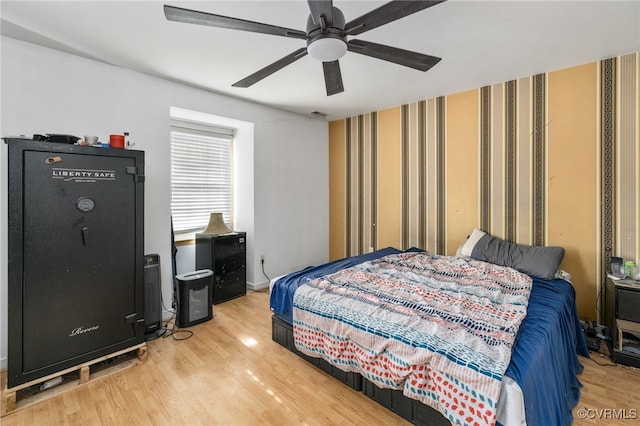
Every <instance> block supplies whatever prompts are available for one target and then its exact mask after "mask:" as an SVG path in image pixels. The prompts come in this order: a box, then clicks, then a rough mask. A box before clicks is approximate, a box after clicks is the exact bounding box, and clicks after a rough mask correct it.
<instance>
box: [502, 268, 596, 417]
mask: <svg viewBox="0 0 640 426" xmlns="http://www.w3.org/2000/svg"><path fill="white" fill-rule="evenodd" d="M576 353H577V354H580V355H583V356H586V357H588V356H589V350H588V349H587V343H586V342H585V339H584V334H583V333H582V328H581V325H580V320H579V318H578V314H577V312H576V302H575V290H574V289H573V286H572V285H571V284H570V283H569V282H567V281H565V280H560V279H557V280H543V279H542V278H537V277H533V287H532V289H531V296H530V297H529V306H528V308H527V316H526V318H525V319H524V321H523V322H522V324H520V330H519V332H518V335H517V337H516V342H515V345H514V348H513V352H512V354H511V363H510V364H509V367H508V368H507V371H506V372H505V375H507V376H509V377H511V378H512V379H514V380H515V381H516V383H518V385H519V386H520V389H521V390H522V394H523V395H524V404H525V413H526V416H527V424H528V425H530V426H535V425H569V424H571V422H572V419H573V417H572V414H571V410H572V409H573V407H575V405H576V404H577V403H578V400H579V399H580V388H581V387H582V385H581V384H580V382H579V381H578V378H577V377H576V375H577V374H579V373H581V372H582V369H583V367H582V365H580V362H579V360H578V357H577V355H576ZM552 408H553V409H552Z"/></svg>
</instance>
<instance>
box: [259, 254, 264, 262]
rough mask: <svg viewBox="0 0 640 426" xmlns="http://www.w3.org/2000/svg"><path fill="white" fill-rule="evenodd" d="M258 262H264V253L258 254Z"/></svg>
mask: <svg viewBox="0 0 640 426" xmlns="http://www.w3.org/2000/svg"><path fill="white" fill-rule="evenodd" d="M260 263H264V254H262V255H260Z"/></svg>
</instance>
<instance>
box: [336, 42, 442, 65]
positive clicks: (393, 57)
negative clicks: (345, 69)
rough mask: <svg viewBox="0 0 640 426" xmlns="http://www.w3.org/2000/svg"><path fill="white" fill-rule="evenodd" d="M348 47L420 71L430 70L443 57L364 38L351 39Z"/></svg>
mask: <svg viewBox="0 0 640 426" xmlns="http://www.w3.org/2000/svg"><path fill="white" fill-rule="evenodd" d="M347 49H348V50H349V51H350V52H354V53H359V54H361V55H367V56H371V57H372V58H378V59H382V60H383V61H389V62H393V63H396V64H399V65H404V66H405V67H410V68H414V69H417V70H419V71H427V70H429V69H430V68H431V67H433V66H434V65H435V64H437V63H438V62H440V59H441V58H437V57H435V56H429V55H425V54H423V53H418V52H412V51H410V50H404V49H398V48H397V47H391V46H386V45H384V44H377V43H372V42H370V41H363V40H350V41H349V42H348V43H347Z"/></svg>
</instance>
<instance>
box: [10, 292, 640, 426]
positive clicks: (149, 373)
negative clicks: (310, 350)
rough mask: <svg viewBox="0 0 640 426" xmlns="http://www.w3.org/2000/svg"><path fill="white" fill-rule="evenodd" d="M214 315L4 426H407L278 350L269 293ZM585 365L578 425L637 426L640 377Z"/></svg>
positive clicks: (585, 361)
mask: <svg viewBox="0 0 640 426" xmlns="http://www.w3.org/2000/svg"><path fill="white" fill-rule="evenodd" d="M214 314H215V315H216V317H215V318H214V319H213V320H212V321H208V322H206V323H203V324H199V325H196V326H193V327H190V328H188V329H187V330H190V331H192V332H193V336H192V337H191V338H189V339H187V340H175V339H174V338H172V337H169V338H160V339H157V340H154V341H152V342H149V343H148V353H149V357H148V361H147V362H146V363H144V364H140V365H137V366H134V367H132V368H129V369H126V370H123V371H119V372H116V373H114V374H112V375H109V376H107V377H103V378H100V379H96V380H95V381H91V382H90V383H88V384H86V385H82V386H80V387H78V388H75V389H73V390H70V391H68V392H65V393H63V394H62V395H59V396H56V397H53V398H51V399H49V400H46V401H43V402H39V403H37V404H35V405H33V406H31V407H28V408H24V409H18V410H17V411H15V412H12V413H11V414H9V415H7V416H6V417H4V418H2V419H1V420H0V424H2V426H13V425H40V426H45V425H65V424H68V425H83V426H84V425H150V424H153V425H174V426H175V425H309V426H311V425H330V424H340V425H344V424H354V425H406V424H408V423H407V422H405V421H404V420H402V419H401V418H399V417H398V416H396V415H395V414H392V413H391V412H389V411H387V410H386V409H384V408H382V407H380V406H379V405H377V404H376V403H374V402H373V401H371V400H369V399H368V398H367V397H366V396H364V395H363V394H362V393H360V392H356V391H354V390H351V389H349V388H348V387H347V386H345V385H343V384H342V383H340V382H338V381H337V380H335V379H333V378H332V377H330V376H328V375H326V374H325V373H323V372H321V371H320V370H318V369H317V368H316V367H314V366H312V365H311V364H309V363H307V362H306V361H304V360H302V359H301V358H298V357H297V356H296V355H294V354H293V353H291V352H289V351H288V350H286V349H284V348H283V347H281V346H280V345H278V344H277V343H275V342H273V341H272V340H271V314H270V312H269V297H268V294H267V293H265V292H250V293H249V294H247V296H245V297H241V298H238V299H235V300H233V301H229V302H226V303H223V304H220V305H215V306H214ZM176 337H178V338H180V337H186V336H185V334H184V333H181V334H178V335H177V336H176ZM581 361H582V363H583V364H584V366H585V371H584V373H583V374H582V375H581V377H580V380H581V381H582V383H583V384H584V388H583V392H582V399H581V401H580V403H579V404H578V406H577V407H576V409H575V410H574V415H575V416H576V420H575V422H574V424H576V425H590V424H611V425H615V424H639V423H640V420H639V419H640V370H637V369H630V368H625V367H621V366H616V367H601V366H598V365H596V364H595V363H594V362H593V361H591V360H589V359H584V358H583V359H581ZM598 361H599V362H601V363H610V362H609V360H608V359H607V358H599V357H598ZM579 410H582V411H579ZM607 410H608V411H607ZM636 413H637V414H636ZM578 416H583V417H586V418H584V419H578V418H577V417H578ZM621 417H627V419H620V418H621ZM630 417H635V418H634V419H632V418H630ZM616 418H617V419H616Z"/></svg>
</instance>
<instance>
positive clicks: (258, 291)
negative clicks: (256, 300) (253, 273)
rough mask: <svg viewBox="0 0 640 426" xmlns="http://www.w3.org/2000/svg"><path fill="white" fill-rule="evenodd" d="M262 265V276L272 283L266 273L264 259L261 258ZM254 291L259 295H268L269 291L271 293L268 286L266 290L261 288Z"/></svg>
mask: <svg viewBox="0 0 640 426" xmlns="http://www.w3.org/2000/svg"><path fill="white" fill-rule="evenodd" d="M260 265H261V266H262V275H264V276H265V277H266V278H267V282H268V283H271V278H269V275H267V273H266V272H265V271H264V257H260ZM254 291H255V292H257V293H266V292H267V291H269V287H268V286H267V287H266V288H261V289H258V290H254Z"/></svg>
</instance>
